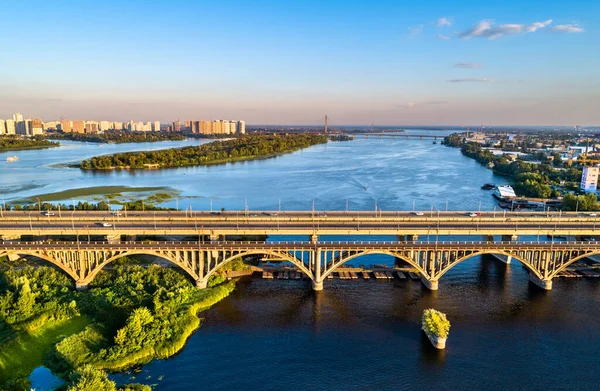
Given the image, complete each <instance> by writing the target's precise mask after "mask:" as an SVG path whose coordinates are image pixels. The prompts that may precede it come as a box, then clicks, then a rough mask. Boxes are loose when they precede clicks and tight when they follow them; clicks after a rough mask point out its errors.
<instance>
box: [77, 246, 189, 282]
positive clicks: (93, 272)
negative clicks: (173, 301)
mask: <svg viewBox="0 0 600 391" xmlns="http://www.w3.org/2000/svg"><path fill="white" fill-rule="evenodd" d="M129 255H151V256H155V257H159V258H162V259H164V260H166V261H169V262H171V263H173V264H174V265H176V266H178V267H179V268H180V269H182V270H183V271H185V272H186V273H187V274H188V275H189V276H190V277H191V278H192V280H193V281H194V282H195V281H197V280H198V279H199V276H198V274H196V273H195V272H194V271H193V270H192V269H190V268H188V267H186V266H185V265H184V264H183V263H181V262H179V261H178V260H177V259H176V258H173V257H171V256H170V255H169V254H164V253H161V252H157V251H151V250H124V251H121V252H118V253H117V254H114V255H112V256H110V257H108V258H106V259H105V260H104V261H102V262H101V263H100V264H98V265H97V266H96V267H94V268H93V269H92V270H90V272H89V274H88V275H87V276H86V277H85V283H86V284H89V283H90V282H92V281H93V280H94V278H96V275H97V274H98V273H99V272H100V270H102V269H104V267H105V266H106V265H108V264H109V263H111V262H113V261H116V260H117V259H120V258H123V257H126V256H129Z"/></svg>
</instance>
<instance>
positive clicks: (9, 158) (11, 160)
mask: <svg viewBox="0 0 600 391" xmlns="http://www.w3.org/2000/svg"><path fill="white" fill-rule="evenodd" d="M17 160H19V157H18V156H9V157H7V158H6V161H7V162H16V161H17Z"/></svg>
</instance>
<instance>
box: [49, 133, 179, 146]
mask: <svg viewBox="0 0 600 391" xmlns="http://www.w3.org/2000/svg"><path fill="white" fill-rule="evenodd" d="M47 138H48V139H50V140H71V141H84V142H93V143H113V144H124V143H152V142H157V141H180V140H185V139H186V138H187V137H186V136H185V135H183V134H181V133H179V132H121V131H105V132H103V133H94V134H88V133H49V134H48V135H47Z"/></svg>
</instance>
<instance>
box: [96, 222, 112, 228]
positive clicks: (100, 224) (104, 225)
mask: <svg viewBox="0 0 600 391" xmlns="http://www.w3.org/2000/svg"><path fill="white" fill-rule="evenodd" d="M96 224H97V225H99V226H101V227H112V226H113V225H112V224H111V223H96Z"/></svg>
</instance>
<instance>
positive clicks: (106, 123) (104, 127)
mask: <svg viewBox="0 0 600 391" xmlns="http://www.w3.org/2000/svg"><path fill="white" fill-rule="evenodd" d="M98 129H100V131H101V132H104V131H106V130H110V129H113V123H112V122H110V121H100V124H99V125H98Z"/></svg>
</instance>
